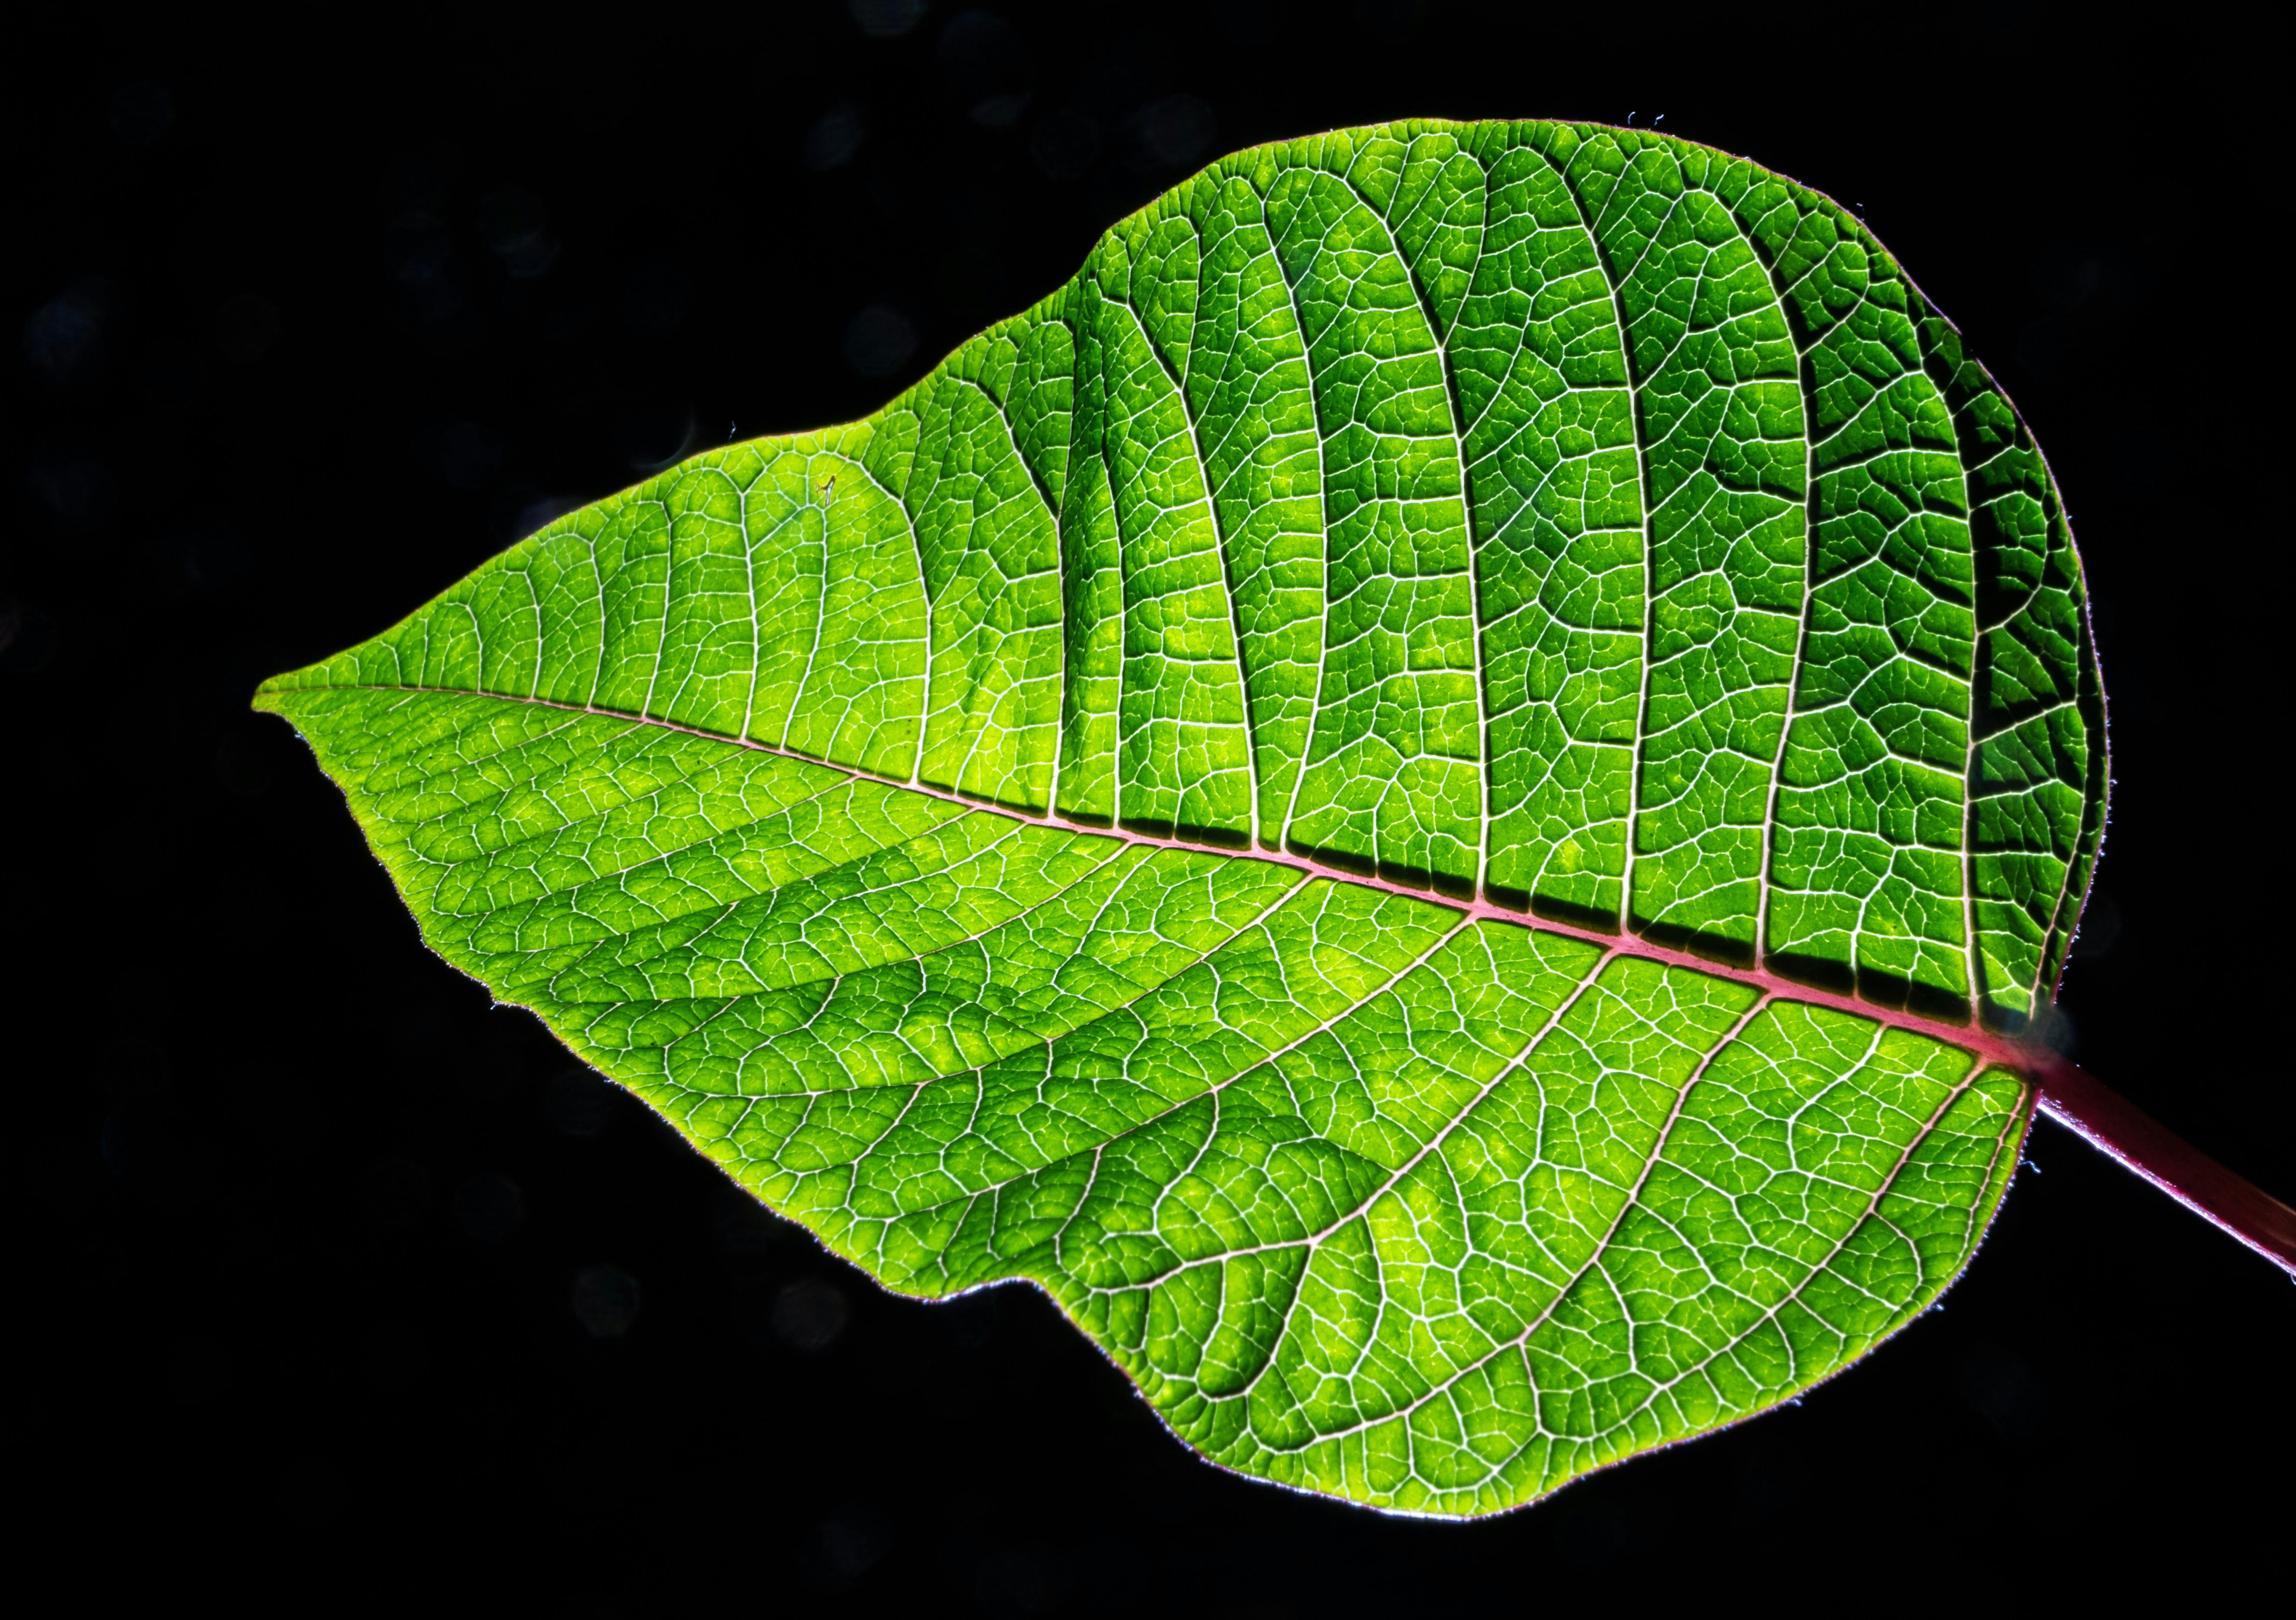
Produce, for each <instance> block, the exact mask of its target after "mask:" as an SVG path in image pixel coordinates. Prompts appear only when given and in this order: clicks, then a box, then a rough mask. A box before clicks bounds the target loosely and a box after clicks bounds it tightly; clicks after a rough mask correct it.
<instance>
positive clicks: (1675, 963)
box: [261, 681, 2054, 1085]
mask: <svg viewBox="0 0 2296 1620" xmlns="http://www.w3.org/2000/svg"><path fill="white" fill-rule="evenodd" d="M299 692H381V693H405V694H409V695H428V696H434V697H471V698H486V699H488V700H491V701H494V702H497V703H521V704H524V705H526V706H528V707H529V708H538V709H555V710H558V711H562V712H564V713H570V714H586V715H593V716H595V717H596V718H598V719H600V720H615V721H619V722H621V723H624V724H627V725H638V726H652V727H655V728H659V729H661V730H664V731H675V732H680V733H683V734H684V735H685V736H695V737H701V738H704V739H706V740H708V741H709V742H713V743H722V744H726V746H727V747H731V748H742V749H748V750H750V751H751V752H758V753H766V754H772V755H774V756H775V757H777V758H780V759H785V760H790V761H794V762H796V763H798V764H801V765H808V766H815V767H818V768H819V769H824V770H833V771H836V772H839V773H840V774H841V775H843V776H845V777H850V778H852V779H853V780H856V781H862V782H873V783H877V784H880V785H884V786H888V787H897V788H899V789H901V790H902V791H904V792H906V793H914V794H923V795H925V796H926V797H928V798H933V799H939V800H942V801H944V802H947V803H951V804H957V805H962V806H963V807H964V809H966V810H973V811H979V812H981V813H984V814H988V815H994V816H1002V817H1005V818H1008V819H1010V820H1013V821H1016V822H1021V823H1023V824H1026V825H1033V826H1062V827H1067V828H1071V829H1073V830H1074V831H1076V832H1077V833H1079V834H1082V835H1087V836H1091V837H1100V838H1112V839H1117V840H1120V841H1122V842H1124V843H1136V844H1140V845H1144V846H1145V847H1147V848H1151V849H1166V850H1185V851H1188V852H1190V853H1192V854H1207V855H1218V856H1222V857H1225V858H1226V859H1231V860H1259V861H1266V862H1267V863H1269V864H1271V865H1275V866H1288V867H1291V868H1294V869H1296V870H1298V871H1300V872H1303V873H1305V874H1306V875H1307V876H1309V877H1313V878H1323V879H1324V880H1325V881H1327V882H1331V883H1336V884H1354V885H1355V886H1356V887H1357V888H1362V889H1369V890H1372V891H1374V892H1377V893H1382V894H1393V895H1398V896H1399V897H1401V898H1403V899H1406V900H1418V901H1422V902H1423V903H1425V904H1427V905H1431V906H1439V907H1442V908H1444V909H1447V910H1450V911H1454V912H1458V913H1460V914H1462V915H1464V917H1468V918H1470V919H1472V920H1476V921H1489V922H1497V923H1505V924H1508V925H1513V926H1514V927H1518V928H1527V929H1529V930H1531V931H1532V932H1533V933H1546V934H1551V935H1554V936H1556V937H1559V938H1562V939H1570V940H1577V941H1580V942H1584V943H1587V944H1591V945H1598V946H1601V947H1603V949H1604V950H1607V951H1610V952H1611V953H1612V954H1614V955H1617V956H1621V957H1628V958H1636V959H1639V960H1643V961H1648V962H1654V963H1657V964H1659V965H1661V966H1668V967H1680V968H1686V969H1688V970H1690V971H1691V972H1693V973H1699V974H1705V975H1706V976H1707V977H1709V978H1715V979H1722V980H1726V981H1728V982H1730V983H1736V984H1743V985H1747V986H1750V987H1751V988H1752V989H1754V990H1757V991H1760V992H1762V994H1763V996H1764V998H1765V999H1774V1000H1779V1001H1787V1002H1794V1003H1800V1004H1801V1005H1805V1006H1810V1007H1828V1008H1831V1009H1833V1010H1834V1011H1837V1012H1843V1013H1848V1014H1849V1015H1851V1016H1856V1017H1859V1018H1866V1019H1869V1020H1872V1021H1873V1022H1875V1023H1877V1024H1882V1025H1884V1026H1886V1027H1888V1028H1890V1029H1900V1030H1906V1031H1908V1032H1912V1033H1914V1034H1917V1035H1922V1036H1924V1037H1926V1038H1928V1039H1930V1040H1937V1041H1941V1042H1943V1043H1945V1044H1947V1045H1948V1046H1953V1047H1956V1048H1961V1049H1963V1050H1964V1051H1968V1052H1972V1053H1974V1054H1975V1055H1977V1056H1978V1057H1982V1058H1983V1059H1985V1060H1986V1062H1987V1063H1988V1064H1989V1065H1996V1066H1998V1067H2001V1068H2005V1069H2007V1070H2010V1071H2012V1072H2013V1073H2017V1074H2019V1075H2020V1076H2021V1077H2022V1078H2023V1079H2024V1081H2026V1083H2027V1084H2028V1085H2034V1084H2038V1077H2039V1072H2040V1070H2041V1069H2042V1068H2044V1067H2045V1066H2046V1065H2047V1064H2048V1062H2049V1059H2050V1058H2051V1057H2053V1056H2054V1054H2052V1053H2049V1052H2047V1051H2046V1050H2045V1049H2043V1048H2037V1047H2035V1046H2032V1045H2030V1044H2028V1043H2026V1042H2023V1041H2021V1040H2016V1039H2014V1038H2013V1037H2010V1036H2007V1035H2004V1034H2001V1033H1999V1032H1995V1031H1991V1030H1988V1029H1985V1028H1984V1027H1982V1026H1981V1025H1980V1024H1975V1023H1974V1022H1972V1023H1965V1024H1955V1023H1951V1022H1948V1021H1946V1020H1943V1019H1938V1018H1929V1017H1924V1016H1922V1015H1920V1014H1918V1013H1914V1012H1910V1011H1907V1010H1906V1009H1904V1008H1902V1007H1889V1006H1885V1005H1882V1004H1881V1003H1878V1002H1874V1001H1868V1000H1866V999H1862V998H1860V997H1857V996H1851V995H1843V994H1841V992H1840V991H1829V990H1826V989H1824V988H1823V987H1821V986H1818V985H1813V984H1806V983H1802V982H1800V980H1796V979H1790V978H1787V977H1786V976H1784V974H1778V973H1775V972H1773V971H1770V970H1769V969H1767V968H1764V967H1760V966H1755V967H1740V966H1734V965H1732V964H1730V963H1726V962H1718V961H1716V960H1714V959H1713V958H1709V957H1702V956H1700V955H1698V954H1697V953H1696V952H1694V951H1688V950H1677V949H1675V948H1673V947H1670V946H1666V945H1661V944H1659V943H1657V942H1654V941H1652V940H1648V939H1645V938H1644V937H1643V936H1641V935H1640V934H1637V933H1633V932H1632V931H1631V930H1621V931H1620V932H1619V933H1604V932H1603V931H1601V930H1599V929H1595V928H1587V927H1584V926H1581V925H1577V924H1572V923H1566V922H1562V921H1561V920H1559V919H1557V918H1554V917H1541V916H1538V914H1536V913H1533V912H1528V911H1515V910H1511V909H1508V908H1506V907H1504V906H1500V905H1497V904H1495V903H1494V902H1492V901H1491V900H1486V899H1484V898H1482V897H1481V896H1480V895H1477V896H1475V897H1474V898H1472V899H1465V900H1463V899H1460V898H1458V897H1456V896H1454V895H1447V894H1443V893H1440V892H1437V891H1434V890H1432V889H1415V888H1412V887H1410V886H1408V885H1407V884H1399V883H1396V882H1393V881H1392V880H1390V879H1387V878H1383V877H1380V876H1375V875H1373V874H1369V873H1361V872H1351V871H1349V870H1347V869H1346V868H1341V867H1335V866H1332V865H1329V864H1327V863H1325V862H1323V861H1320V860H1317V859H1315V858H1314V857H1313V856H1308V855H1302V854H1300V853H1298V852H1296V851H1292V850H1283V851H1272V850H1260V849H1254V850H1248V851H1247V850H1239V849H1236V848H1234V847H1232V846H1229V845H1226V844H1218V843H1197V842H1195V841H1193V840H1190V839H1183V838H1174V837H1163V836H1159V835H1154V834H1151V833H1143V832H1140V831H1137V830H1136V829H1134V828H1131V827H1127V826H1121V825H1118V826H1095V825H1093V824H1092V823H1090V822H1082V821H1076V820H1072V819H1070V818H1068V817H1066V816H1062V815H1060V814H1058V813H1057V812H1056V811H1048V812H1047V813H1046V814H1043V815H1032V814H1030V813H1029V812H1027V811H1024V810H1017V809H1015V808H1013V807H1012V806H1010V805H1005V804H998V803H996V802H993V801H989V800H985V799H980V798H976V797H973V796H972V795H970V794H963V793H958V792H955V791H954V790H952V789H947V788H939V787H933V786H930V785H926V784H924V783H922V782H920V781H918V780H916V779H914V778H911V779H909V780H907V781H903V780H901V779H899V778H898V777H889V776H883V775H880V774H879V773H877V772H874V771H869V770H863V769H859V768H857V767H855V766H850V765H841V764H839V763H837V762H836V761H831V760H822V759H816V758H815V757H814V756H813V755H811V754H808V753H800V752H797V751H796V750H794V749H788V748H780V747H776V746H775V745H774V744H770V743H760V742H758V741H756V740H755V739H753V738H750V737H736V736H727V735H726V734H725V733H724V732H721V731H709V730H705V729H703V728H701V727H698V726H687V725H682V724H680V723H678V722H677V721H676V720H660V719H657V718H655V717H654V716H652V715H646V714H633V713H631V712H630V711H627V710H622V709H607V708H601V707H599V706H597V705H594V704H589V703H563V702H560V701H558V700H556V699H553V698H545V697H536V696H528V695H521V694H516V693H506V692H488V691H483V690H480V689H478V688H475V687H430V686H403V685H389V686H386V685H382V684H380V683H376V682H372V681H346V682H340V683H331V684H328V685H325V686H316V687H268V686H267V687H266V690H265V692H264V693H263V694H261V695H263V696H269V697H273V698H275V699H276V698H280V697H284V696H285V695H288V694H290V693H299Z"/></svg>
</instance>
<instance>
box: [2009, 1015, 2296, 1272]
mask: <svg viewBox="0 0 2296 1620" xmlns="http://www.w3.org/2000/svg"><path fill="white" fill-rule="evenodd" d="M2027 1063H2028V1065H2029V1070H2030V1073H2031V1074H2032V1076H2033V1079H2034V1080H2035V1081H2037V1082H2038V1084H2039V1086H2040V1088H2041V1104H2040V1106H2041V1112H2042V1113H2044V1114H2047V1115H2048V1116H2049V1117H2050V1118H2051V1119H2054V1120H2055V1121H2056V1122H2058V1123H2059V1124H2061V1125H2063V1126H2065V1127H2067V1128H2068V1129H2070V1130H2071V1131H2076V1132H2078V1133H2079V1135H2081V1136H2084V1137H2086V1138H2087V1139H2088V1142H2089V1146H2091V1147H2095V1148H2096V1149H2098V1150H2099V1151H2100V1152H2103V1153H2106V1154H2110V1155H2112V1157H2114V1158H2116V1159H2118V1160H2120V1163H2121V1164H2122V1165H2123V1166H2124V1167H2126V1168H2128V1169H2129V1170H2132V1171H2134V1172H2136V1174H2138V1175H2140V1176H2142V1177H2144V1179H2145V1180H2147V1181H2150V1182H2152V1183H2153V1186H2155V1187H2157V1188H2160V1189H2161V1191H2162V1192H2164V1193H2167V1194H2168V1195H2169V1196H2170V1197H2172V1198H2174V1199H2175V1200H2176V1201H2177V1203H2179V1204H2181V1205H2184V1206H2185V1208H2186V1209H2188V1210H2191V1211H2192V1212H2193V1213H2194V1214H2196V1215H2198V1216H2200V1217H2201V1218H2202V1220H2204V1221H2210V1222H2211V1223H2212V1224H2213V1225H2215V1226H2216V1227H2217V1228H2218V1229H2219V1230H2221V1231H2224V1232H2226V1233H2228V1234H2230V1235H2231V1236H2232V1237H2234V1238H2238V1239H2239V1240H2240V1241H2241V1242H2243V1243H2244V1244H2246V1245H2247V1246H2249V1247H2250V1248H2251V1249H2254V1250H2255V1251H2256V1252H2257V1253H2258V1254H2261V1255H2263V1256H2264V1257H2265V1258H2266V1259H2267V1260H2269V1261H2270V1262H2272V1263H2273V1264H2275V1265H2276V1266H2278V1267H2279V1268H2280V1269H2281V1270H2282V1271H2285V1272H2287V1273H2288V1274H2289V1275H2290V1276H2291V1277H2296V1209H2290V1208H2289V1207H2288V1206H2287V1205H2285V1204H2283V1203H2282V1202H2281V1201H2280V1200H2279V1199H2277V1198H2276V1197H2274V1196H2272V1195H2271V1194H2270V1193H2268V1192H2266V1191H2265V1190H2264V1189H2263V1188H2260V1187H2258V1186H2256V1185H2255V1184H2254V1183H2252V1182H2251V1181H2249V1180H2246V1179H2245V1178H2243V1177H2241V1176H2237V1175H2235V1174H2234V1173H2233V1172H2231V1171H2229V1170H2226V1168H2225V1167H2224V1166H2223V1165H2221V1164H2218V1163H2217V1162H2216V1161H2215V1160H2214V1159H2212V1158H2210V1157H2209V1155H2206V1154H2205V1153H2202V1151H2201V1150H2200V1149H2199V1148H2197V1147H2194V1146H2193V1145H2192V1144H2191V1143H2189V1142H2186V1141H2185V1140H2184V1139H2182V1138H2180V1137H2178V1136H2177V1135H2176V1134H2175V1133H2174V1132H2173V1131H2169V1129H2168V1128H2167V1127H2165V1126H2164V1125H2162V1124H2161V1122H2159V1121H2157V1120H2155V1119H2153V1117H2152V1116H2151V1115H2149V1114H2146V1113H2144V1110H2142V1109H2141V1108H2139V1107H2137V1106H2136V1104H2134V1103H2132V1102H2130V1101H2129V1100H2128V1098H2125V1097H2123V1096H2121V1095H2120V1093H2119V1092H2117V1091H2114V1090H2112V1089H2111V1088H2110V1087H2108V1086H2105V1085H2103V1083H2101V1082H2100V1081H2097V1080H2096V1079H2095V1077H2093V1076H2091V1075H2089V1074H2086V1073H2082V1072H2081V1071H2080V1070H2079V1069H2078V1068H2076V1067H2074V1066H2073V1065H2071V1064H2070V1063H2068V1062H2066V1061H2065V1059H2063V1058H2062V1057H2058V1056H2057V1055H2056V1054H2055V1053H2054V1052H2050V1053H2046V1055H2045V1056H2042V1057H2038V1058H2029V1059H2028V1060H2027Z"/></svg>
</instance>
